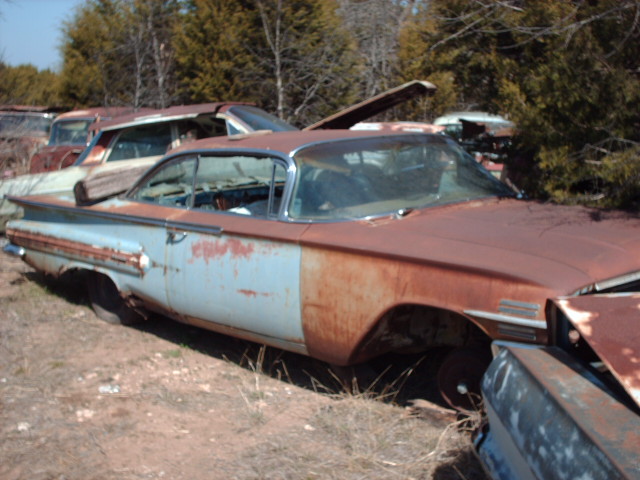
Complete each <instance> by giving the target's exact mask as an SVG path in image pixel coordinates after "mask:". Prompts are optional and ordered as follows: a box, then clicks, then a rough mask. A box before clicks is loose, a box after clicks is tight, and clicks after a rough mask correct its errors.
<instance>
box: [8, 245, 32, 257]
mask: <svg viewBox="0 0 640 480" xmlns="http://www.w3.org/2000/svg"><path fill="white" fill-rule="evenodd" d="M2 251H3V252H4V253H6V254H7V255H11V256H13V257H18V258H22V257H24V254H25V253H26V250H25V249H24V248H22V247H20V246H18V245H14V244H13V243H7V244H6V245H5V246H4V247H3V248H2Z"/></svg>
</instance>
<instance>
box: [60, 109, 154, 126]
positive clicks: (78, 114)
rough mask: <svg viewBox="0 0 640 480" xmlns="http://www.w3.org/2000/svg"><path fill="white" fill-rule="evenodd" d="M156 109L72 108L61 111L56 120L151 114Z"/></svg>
mask: <svg viewBox="0 0 640 480" xmlns="http://www.w3.org/2000/svg"><path fill="white" fill-rule="evenodd" d="M156 111H157V110H156V109H155V108H140V109H134V108H131V107H91V108H82V109H78V110H70V111H68V112H64V113H61V114H60V115H58V117H57V118H56V121H57V122H59V121H61V120H70V119H77V118H87V119H90V118H97V119H99V118H100V117H104V118H107V119H108V120H110V119H112V118H114V117H120V116H123V115H128V114H133V113H135V114H136V115H143V114H149V113H152V112H156ZM105 123H106V121H105Z"/></svg>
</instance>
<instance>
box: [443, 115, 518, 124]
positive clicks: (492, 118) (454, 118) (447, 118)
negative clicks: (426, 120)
mask: <svg viewBox="0 0 640 480" xmlns="http://www.w3.org/2000/svg"><path fill="white" fill-rule="evenodd" d="M460 120H467V121H469V122H477V123H486V122H499V123H511V122H510V121H509V120H507V119H506V118H504V117H502V116H500V115H495V114H493V113H487V112H451V113H447V114H446V115H443V116H441V117H438V118H436V119H435V120H434V121H433V123H434V124H435V125H448V124H459V123H460Z"/></svg>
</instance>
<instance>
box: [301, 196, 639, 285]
mask: <svg viewBox="0 0 640 480" xmlns="http://www.w3.org/2000/svg"><path fill="white" fill-rule="evenodd" d="M303 241H304V242H305V243H307V244H322V245H323V246H330V247H332V248H337V249H344V250H351V251H354V250H355V251H362V252H368V253H370V254H377V255H380V256H386V257H394V258H397V259H400V260H407V261H412V262H424V263H432V264H442V265H443V266H446V268H457V269H460V270H467V271H476V272H478V273H484V274H489V275H491V276H493V277H510V278H512V279H519V280H520V281H522V282H526V283H530V284H537V285H544V286H546V287H548V288H551V289H553V290H554V291H556V292H557V295H570V294H573V293H576V292H577V291H578V290H579V289H582V288H584V287H586V286H589V285H593V284H596V283H597V282H599V281H602V280H606V279H611V278H615V277H619V276H622V275H626V274H633V273H635V272H640V221H638V218H637V216H634V215H629V214H626V213H623V212H609V213H607V212H603V211H600V210H594V209H588V208H583V207H564V206H558V205H549V204H542V203H535V202H527V201H519V200H510V199H503V200H498V199H490V200H480V201H473V202H467V203H464V204H457V205H450V206H444V207H437V208H427V209H420V210H415V211H413V212H411V213H410V214H408V215H406V216H405V217H401V216H393V215H392V216H389V217H384V218H378V219H374V220H370V221H357V222H343V223H333V224H314V225H312V226H311V227H310V228H309V229H308V230H307V232H305V234H304V237H303ZM595 288H596V289H597V287H595Z"/></svg>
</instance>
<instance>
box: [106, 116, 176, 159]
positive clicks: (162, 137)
mask: <svg viewBox="0 0 640 480" xmlns="http://www.w3.org/2000/svg"><path fill="white" fill-rule="evenodd" d="M171 142H172V138H171V125H170V124H169V123H168V122H165V123H159V124H155V125H140V126H137V127H132V128H128V129H126V130H124V131H122V132H121V133H120V135H118V138H116V140H115V142H114V143H113V145H112V146H111V153H110V154H109V156H108V157H107V160H106V161H107V162H117V161H120V160H129V159H132V158H142V157H152V156H155V155H164V154H165V152H166V151H167V149H168V148H169V146H170V145H171Z"/></svg>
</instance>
